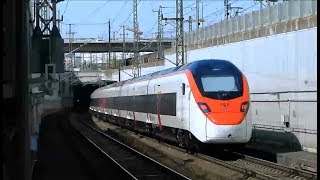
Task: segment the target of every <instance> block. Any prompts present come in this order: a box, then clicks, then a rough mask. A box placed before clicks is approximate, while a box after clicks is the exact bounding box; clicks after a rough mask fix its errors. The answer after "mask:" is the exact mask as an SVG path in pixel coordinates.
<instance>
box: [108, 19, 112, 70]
mask: <svg viewBox="0 0 320 180" xmlns="http://www.w3.org/2000/svg"><path fill="white" fill-rule="evenodd" d="M108 24H109V32H108V33H109V48H108V68H110V61H111V24H110V20H109V21H108Z"/></svg>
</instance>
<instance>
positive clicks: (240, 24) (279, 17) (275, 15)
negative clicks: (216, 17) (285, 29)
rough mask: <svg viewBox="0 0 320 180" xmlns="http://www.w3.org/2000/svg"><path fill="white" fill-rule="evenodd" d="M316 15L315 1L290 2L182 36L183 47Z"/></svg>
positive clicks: (295, 0)
mask: <svg viewBox="0 0 320 180" xmlns="http://www.w3.org/2000/svg"><path fill="white" fill-rule="evenodd" d="M316 14H317V0H291V1H286V2H283V3H278V4H277V5H275V6H269V7H267V8H265V9H262V10H259V11H253V12H250V13H247V14H245V15H243V16H236V17H234V18H232V19H229V20H226V21H222V22H219V23H216V24H213V25H210V26H206V27H204V28H200V29H198V30H196V31H191V32H186V33H185V34H184V39H185V45H188V44H197V43H199V42H203V41H206V40H209V39H214V38H220V37H223V36H226V35H230V34H233V33H239V32H244V31H247V30H251V29H254V28H260V27H265V26H269V25H272V24H276V23H280V22H286V21H288V20H292V19H298V18H303V17H308V16H311V15H316Z"/></svg>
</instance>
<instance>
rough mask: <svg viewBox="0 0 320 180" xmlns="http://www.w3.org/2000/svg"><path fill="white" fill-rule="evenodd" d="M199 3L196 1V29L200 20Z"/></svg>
mask: <svg viewBox="0 0 320 180" xmlns="http://www.w3.org/2000/svg"><path fill="white" fill-rule="evenodd" d="M199 1H200V0H196V23H197V24H196V27H197V29H199V28H200V18H199Z"/></svg>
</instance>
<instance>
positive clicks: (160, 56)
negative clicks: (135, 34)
mask: <svg viewBox="0 0 320 180" xmlns="http://www.w3.org/2000/svg"><path fill="white" fill-rule="evenodd" d="M162 18H163V14H162V7H161V6H159V11H158V34H157V39H158V44H157V46H158V60H163V59H164V52H163V47H162V41H163V25H162Z"/></svg>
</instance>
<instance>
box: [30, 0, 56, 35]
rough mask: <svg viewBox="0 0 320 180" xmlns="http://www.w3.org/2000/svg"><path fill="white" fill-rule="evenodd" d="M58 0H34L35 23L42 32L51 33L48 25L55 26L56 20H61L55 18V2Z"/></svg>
mask: <svg viewBox="0 0 320 180" xmlns="http://www.w3.org/2000/svg"><path fill="white" fill-rule="evenodd" d="M60 1H61V0H51V1H50V2H49V1H48V0H36V17H37V18H36V19H37V21H36V25H37V26H39V27H40V28H41V32H42V33H43V34H46V35H49V34H51V28H50V26H52V27H53V26H57V22H60V21H62V20H61V19H57V15H56V12H57V11H56V10H57V3H59V2H60ZM39 20H40V21H39ZM40 22H41V24H40ZM51 24H52V25H51Z"/></svg>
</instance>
